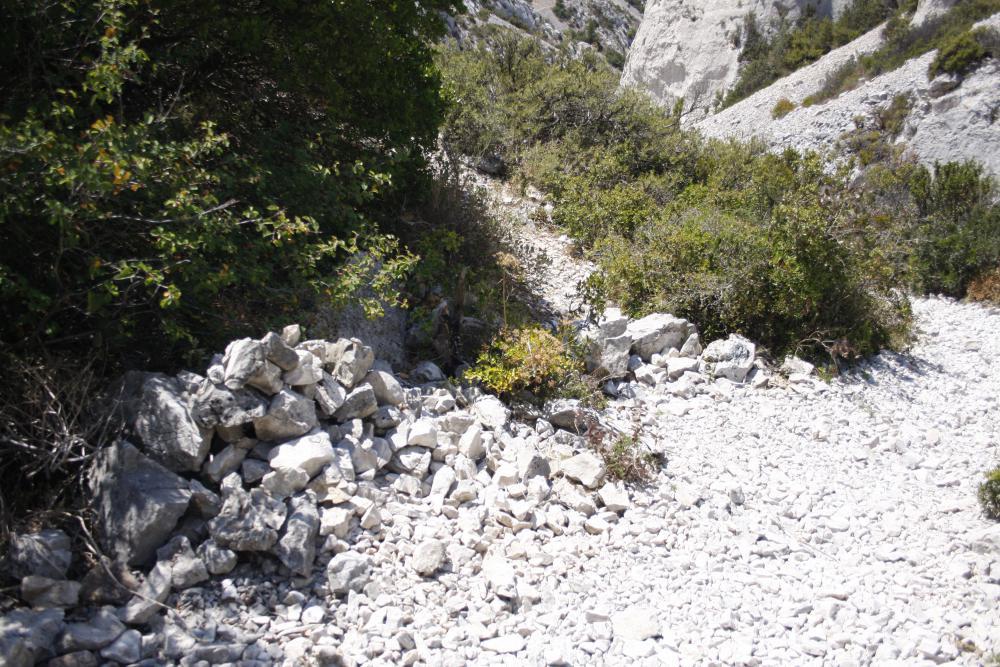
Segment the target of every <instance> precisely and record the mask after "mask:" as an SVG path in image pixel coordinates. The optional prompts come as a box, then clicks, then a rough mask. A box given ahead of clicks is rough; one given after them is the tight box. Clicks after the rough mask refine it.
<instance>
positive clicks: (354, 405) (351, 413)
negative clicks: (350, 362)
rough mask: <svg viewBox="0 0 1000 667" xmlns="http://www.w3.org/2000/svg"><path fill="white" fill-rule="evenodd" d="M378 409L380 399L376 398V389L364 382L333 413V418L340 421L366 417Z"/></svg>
mask: <svg viewBox="0 0 1000 667" xmlns="http://www.w3.org/2000/svg"><path fill="white" fill-rule="evenodd" d="M376 410H378V401H377V400H375V391H374V390H373V389H372V388H371V385H367V384H362V385H360V386H358V387H357V388H355V389H354V390H352V391H351V393H349V394H348V395H347V398H345V399H344V404H343V405H342V406H340V408H339V409H338V410H337V411H336V412H335V413H334V414H333V418H334V419H336V420H337V421H339V422H346V421H350V420H352V419H364V418H366V417H370V416H371V415H373V414H374V413H375V411H376Z"/></svg>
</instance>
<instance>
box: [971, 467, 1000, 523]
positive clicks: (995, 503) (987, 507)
mask: <svg viewBox="0 0 1000 667" xmlns="http://www.w3.org/2000/svg"><path fill="white" fill-rule="evenodd" d="M976 496H977V497H978V498H979V505H980V506H981V507H982V508H983V514H985V515H986V516H987V517H989V518H991V519H997V520H1000V466H998V467H996V468H994V469H993V470H991V471H989V472H988V473H986V480H985V481H984V482H983V483H982V484H980V485H979V490H978V492H977V493H976Z"/></svg>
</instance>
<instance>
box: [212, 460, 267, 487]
mask: <svg viewBox="0 0 1000 667" xmlns="http://www.w3.org/2000/svg"><path fill="white" fill-rule="evenodd" d="M270 471H271V466H270V465H269V464H268V463H267V462H266V461H259V460H257V459H246V460H245V461H243V465H241V466H240V475H241V476H242V477H243V481H244V482H246V483H247V484H253V483H255V482H259V481H261V480H262V479H264V476H265V475H267V473H269V472H270ZM227 477H228V475H227ZM223 479H225V477H224V478H223Z"/></svg>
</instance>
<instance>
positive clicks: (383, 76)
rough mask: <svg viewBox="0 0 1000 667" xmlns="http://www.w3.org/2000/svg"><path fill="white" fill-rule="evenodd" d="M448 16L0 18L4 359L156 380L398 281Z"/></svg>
mask: <svg viewBox="0 0 1000 667" xmlns="http://www.w3.org/2000/svg"><path fill="white" fill-rule="evenodd" d="M455 5H456V3H455V2H452V1H451V0H427V1H424V2H420V3H396V4H391V5H385V6H383V7H382V8H381V9H378V8H376V7H375V6H374V5H372V4H371V3H367V2H363V1H361V0H350V1H347V2H337V3H329V2H310V3H305V4H301V5H296V6H295V7H292V6H290V5H288V4H287V3H280V2H256V1H254V2H250V1H249V0H248V1H246V2H225V3H219V2H204V3H186V2H174V1H172V0H162V1H155V2H150V3H147V2H139V1H138V0H93V1H91V2H81V3H34V2H26V1H17V2H9V3H5V4H4V6H3V9H2V10H0V21H2V23H3V25H4V26H5V35H4V37H5V39H4V41H3V44H2V45H0V63H2V66H0V308H2V314H3V322H2V324H0V339H2V341H3V343H4V344H5V345H8V346H11V347H13V348H15V349H24V348H25V347H39V346H44V347H49V348H58V349H66V350H75V351H82V350H88V351H89V350H93V349H95V348H96V349H97V350H98V353H102V354H103V353H107V354H108V355H109V358H119V357H120V355H122V354H130V355H134V356H133V357H132V358H131V361H130V362H128V363H134V364H143V365H147V364H149V365H169V364H171V363H172V359H174V358H176V356H179V355H181V354H183V353H185V352H188V351H191V350H192V349H195V350H197V349H199V348H201V349H204V348H209V347H211V346H213V345H217V344H218V343H220V342H221V341H222V340H223V339H227V338H231V337H232V336H234V335H237V334H239V333H241V331H242V330H250V329H253V330H259V329H260V328H262V327H263V326H266V325H267V324H268V323H267V322H263V321H261V320H262V319H266V317H265V316H264V315H263V314H267V315H268V316H271V317H273V318H274V319H279V318H280V319H287V318H289V317H292V316H293V314H294V313H296V312H298V311H299V310H300V309H302V308H303V307H305V306H308V305H309V304H310V303H311V302H314V301H316V300H324V301H333V302H336V301H338V300H339V301H343V300H344V299H345V298H346V295H347V294H349V293H350V292H351V291H352V288H353V287H356V286H357V285H359V284H361V283H362V281H363V280H365V276H363V275H362V274H361V273H360V272H358V271H355V270H353V268H352V267H359V266H362V265H364V263H361V264H356V263H354V264H352V263H347V262H345V260H346V259H347V258H349V257H351V256H352V255H354V254H356V253H357V252H359V251H367V252H368V253H369V257H370V258H371V259H372V260H374V261H375V262H376V263H377V265H378V266H380V267H381V269H382V272H383V275H384V276H385V277H386V278H391V277H393V276H398V275H399V273H400V271H401V270H402V269H403V268H405V267H406V266H407V265H409V264H410V263H411V261H410V259H409V258H408V257H407V256H406V255H405V254H403V255H400V254H399V253H398V250H397V248H396V246H395V243H394V241H393V240H392V239H391V238H388V237H386V236H384V234H383V233H382V232H380V230H379V228H378V226H377V225H378V222H379V221H380V220H382V219H391V217H392V212H393V209H396V210H398V205H397V204H396V203H395V202H397V201H401V198H402V197H403V196H410V197H412V196H413V193H414V192H416V189H417V186H418V185H420V183H421V178H422V177H421V175H420V172H421V161H422V155H423V153H424V152H425V151H426V149H428V148H430V147H432V146H433V143H434V141H435V137H436V132H437V125H438V122H439V120H440V118H441V112H442V108H443V107H442V101H441V98H440V96H439V93H438V79H437V77H436V75H435V74H434V70H433V67H432V61H431V52H430V51H429V48H428V47H427V46H426V44H425V42H426V40H427V39H430V38H434V37H436V36H438V35H440V34H441V33H442V32H443V23H442V21H441V19H440V18H439V16H438V15H437V14H436V10H439V9H450V8H453V7H454V6H455ZM389 52H391V53H394V54H395V57H394V58H392V59H389V60H386V59H385V57H384V54H385V53H389ZM67 53H71V54H73V56H72V57H70V58H67V57H66V54H67ZM372 264H373V262H369V263H368V265H369V266H371V265H372ZM375 284H382V285H387V286H389V285H391V284H392V281H391V280H388V279H385V280H376V281H375ZM387 296H389V297H391V296H392V295H391V294H389V295H387ZM202 346H204V348H203V347H202Z"/></svg>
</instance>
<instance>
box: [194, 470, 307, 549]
mask: <svg viewBox="0 0 1000 667" xmlns="http://www.w3.org/2000/svg"><path fill="white" fill-rule="evenodd" d="M286 512H287V510H286V508H285V503H284V502H282V501H280V500H277V499H275V498H273V497H272V496H271V495H270V494H268V493H267V492H266V491H264V490H263V489H253V490H252V491H250V493H247V492H246V491H244V490H243V486H242V483H241V481H240V477H239V475H237V474H236V473H233V474H232V475H229V477H226V478H225V479H224V480H222V510H221V511H220V512H219V516H217V517H215V518H214V519H212V520H211V521H209V522H208V531H209V533H210V534H211V535H212V538H213V539H214V540H215V542H216V543H217V544H218V545H219V546H221V547H224V548H227V549H233V550H234V551H268V550H270V549H271V547H273V546H274V543H275V542H277V541H278V529H279V528H281V526H282V525H283V524H284V523H285V515H286Z"/></svg>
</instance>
